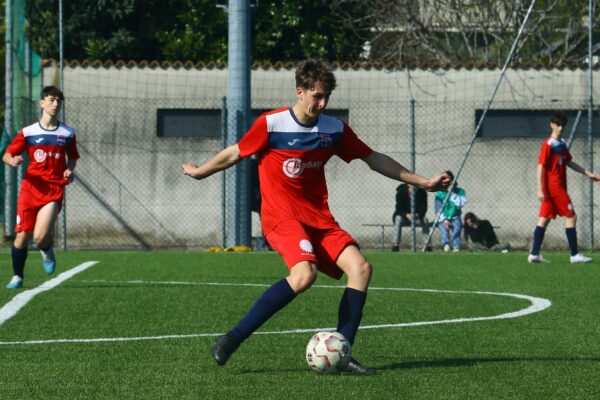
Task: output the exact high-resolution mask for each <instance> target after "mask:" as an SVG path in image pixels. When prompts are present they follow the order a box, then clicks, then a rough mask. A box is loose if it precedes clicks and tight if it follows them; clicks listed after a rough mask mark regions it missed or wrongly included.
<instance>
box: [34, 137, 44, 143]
mask: <svg viewBox="0 0 600 400" xmlns="http://www.w3.org/2000/svg"><path fill="white" fill-rule="evenodd" d="M43 141H44V138H43V137H41V138H39V139H35V142H36V143H42V142H43Z"/></svg>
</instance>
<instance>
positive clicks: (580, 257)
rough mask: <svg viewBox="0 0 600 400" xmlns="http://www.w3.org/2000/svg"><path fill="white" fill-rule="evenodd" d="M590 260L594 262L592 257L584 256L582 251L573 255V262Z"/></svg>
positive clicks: (587, 261)
mask: <svg viewBox="0 0 600 400" xmlns="http://www.w3.org/2000/svg"><path fill="white" fill-rule="evenodd" d="M589 262H592V259H591V258H589V257H586V256H584V255H583V254H581V253H577V254H575V255H574V256H571V264H578V263H589Z"/></svg>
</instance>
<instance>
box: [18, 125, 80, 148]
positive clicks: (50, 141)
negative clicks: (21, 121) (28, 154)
mask: <svg viewBox="0 0 600 400" xmlns="http://www.w3.org/2000/svg"><path fill="white" fill-rule="evenodd" d="M23 136H25V140H26V141H27V145H28V146H67V145H68V144H69V143H71V141H73V138H74V137H75V130H74V129H73V128H71V127H69V126H67V125H65V124H60V125H59V126H58V128H56V129H54V130H51V131H49V130H47V129H44V128H42V127H41V126H40V124H39V122H36V123H35V124H32V125H30V126H28V127H26V128H24V129H23Z"/></svg>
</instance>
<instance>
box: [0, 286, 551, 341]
mask: <svg viewBox="0 0 600 400" xmlns="http://www.w3.org/2000/svg"><path fill="white" fill-rule="evenodd" d="M57 278H58V277H57ZM85 282H97V283H100V282H102V283H113V284H152V285H202V286H238V287H239V286H242V287H244V286H245V287H269V286H271V285H267V284H260V283H222V282H179V281H141V280H133V281H106V280H94V281H85ZM313 287H317V288H324V289H343V288H344V286H334V285H313ZM369 290H387V291H411V292H428V293H451V294H475V295H490V296H504V297H513V298H517V299H522V300H527V301H529V302H530V303H531V305H530V306H529V307H526V308H523V309H520V310H517V311H513V312H509V313H504V314H498V315H492V316H487V317H471V318H454V319H445V320H438V321H417V322H404V323H397V324H378V325H364V326H361V327H360V328H359V329H382V328H405V327H413V326H424V325H439V324H456V323H463V322H475V321H490V320H499V319H508V318H518V317H523V316H526V315H529V314H534V313H538V312H541V311H544V310H545V309H547V308H548V307H550V306H551V305H552V302H551V301H550V300H548V299H544V298H542V297H534V296H528V295H524V294H518V293H503V292H481V291H465V290H441V289H415V288H385V287H370V288H369ZM331 330H335V327H326V328H303V329H289V330H281V331H257V332H255V333H254V335H285V334H294V333H308V332H310V333H314V332H319V331H331ZM222 334H223V332H216V333H191V334H185V335H159V336H137V337H120V338H90V339H48V340H25V341H14V342H0V345H20V344H22V345H27V344H56V343H100V342H132V341H143V340H164V339H188V338H200V337H214V336H218V335H222Z"/></svg>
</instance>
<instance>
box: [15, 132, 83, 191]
mask: <svg viewBox="0 0 600 400" xmlns="http://www.w3.org/2000/svg"><path fill="white" fill-rule="evenodd" d="M25 151H27V155H28V156H29V166H28V167H27V172H26V173H25V179H28V178H31V179H41V180H43V181H45V182H49V183H54V184H58V185H66V184H67V183H69V182H68V181H67V180H66V179H64V177H63V173H64V171H65V169H66V168H67V159H66V157H65V156H68V157H69V159H78V158H79V153H78V152H77V143H76V139H75V130H74V129H73V128H71V127H69V126H67V125H65V124H63V123H59V125H58V127H57V128H56V129H54V130H51V131H49V130H46V129H44V128H42V126H41V125H40V123H39V122H36V123H34V124H32V125H29V126H28V127H25V128H23V129H22V130H20V131H19V133H17V136H16V137H15V138H14V140H13V141H12V143H11V144H10V145H9V146H8V147H7V149H6V152H7V153H9V154H11V155H13V156H16V155H21V154H23V153H24V152H25Z"/></svg>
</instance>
